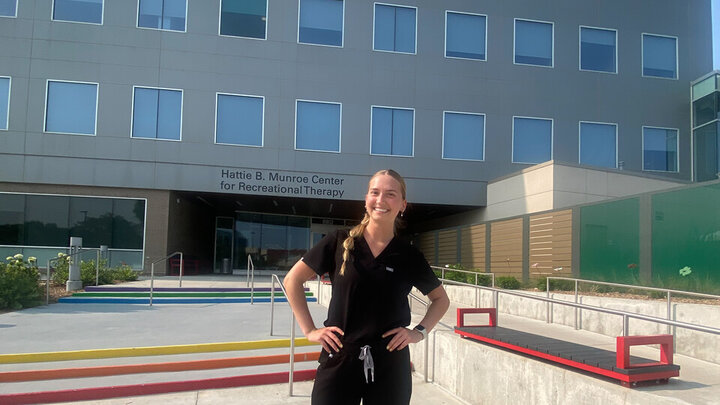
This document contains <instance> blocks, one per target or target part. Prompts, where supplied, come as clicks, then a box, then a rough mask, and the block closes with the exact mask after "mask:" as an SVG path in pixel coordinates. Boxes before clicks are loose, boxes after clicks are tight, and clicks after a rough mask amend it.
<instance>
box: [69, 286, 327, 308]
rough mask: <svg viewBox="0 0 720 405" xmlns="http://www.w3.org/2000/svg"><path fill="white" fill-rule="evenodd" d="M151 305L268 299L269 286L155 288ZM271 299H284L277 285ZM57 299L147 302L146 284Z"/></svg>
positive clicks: (308, 295)
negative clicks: (144, 285) (251, 287)
mask: <svg viewBox="0 0 720 405" xmlns="http://www.w3.org/2000/svg"><path fill="white" fill-rule="evenodd" d="M152 293H153V294H152V301H153V304H229V303H249V302H250V301H251V300H252V301H253V302H258V303H260V302H270V301H271V300H272V299H273V297H271V296H272V295H273V292H272V291H271V288H270V287H260V288H254V289H250V288H218V287H181V288H172V287H157V288H153V292H152ZM305 297H306V299H307V301H308V302H316V301H317V299H316V298H315V297H313V295H312V293H311V292H309V289H307V288H306V289H305ZM274 300H275V301H277V302H287V299H286V298H285V296H284V295H283V292H282V290H281V289H280V288H275V292H274ZM58 302H61V303H66V304H150V288H148V287H115V286H98V287H94V286H87V287H85V291H84V292H77V293H74V294H73V295H72V296H69V297H63V298H60V299H59V300H58Z"/></svg>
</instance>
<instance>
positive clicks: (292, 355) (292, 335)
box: [288, 310, 295, 396]
mask: <svg viewBox="0 0 720 405" xmlns="http://www.w3.org/2000/svg"><path fill="white" fill-rule="evenodd" d="M290 312H291V313H292V310H291V311H290ZM293 374H295V313H292V316H291V317H290V381H288V382H289V383H290V396H292V395H293V377H294V376H293Z"/></svg>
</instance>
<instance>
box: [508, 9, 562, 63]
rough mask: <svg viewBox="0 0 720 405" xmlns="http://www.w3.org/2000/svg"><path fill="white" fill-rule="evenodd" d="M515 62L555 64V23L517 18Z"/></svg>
mask: <svg viewBox="0 0 720 405" xmlns="http://www.w3.org/2000/svg"><path fill="white" fill-rule="evenodd" d="M515 63H521V64H526V65H538V66H552V65H553V25H552V24H551V23H544V22H537V21H526V20H515Z"/></svg>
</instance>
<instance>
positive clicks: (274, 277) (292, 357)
mask: <svg viewBox="0 0 720 405" xmlns="http://www.w3.org/2000/svg"><path fill="white" fill-rule="evenodd" d="M275 280H277V282H278V284H280V288H281V289H282V292H283V294H285V298H287V296H288V295H287V291H285V286H284V285H283V283H281V282H280V279H279V278H278V276H277V274H273V275H272V288H271V289H270V336H272V334H273V323H274V322H273V321H274V318H275V316H274V315H275ZM303 294H304V293H303ZM287 303H288V306H289V305H290V301H289V300H288V301H287ZM290 314H291V316H290V377H289V381H288V383H289V384H290V396H292V395H293V373H294V372H295V313H294V312H293V311H292V307H290Z"/></svg>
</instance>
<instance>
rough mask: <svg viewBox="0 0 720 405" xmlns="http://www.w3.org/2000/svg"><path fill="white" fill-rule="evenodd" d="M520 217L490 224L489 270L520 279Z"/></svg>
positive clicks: (521, 247) (521, 223)
mask: <svg viewBox="0 0 720 405" xmlns="http://www.w3.org/2000/svg"><path fill="white" fill-rule="evenodd" d="M522 232H523V220H522V218H516V219H511V220H507V221H498V222H493V223H491V224H490V271H492V272H493V273H495V274H497V275H501V276H513V277H515V278H517V279H518V280H522V257H523V251H522V249H523V246H522V245H523V241H522Z"/></svg>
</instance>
